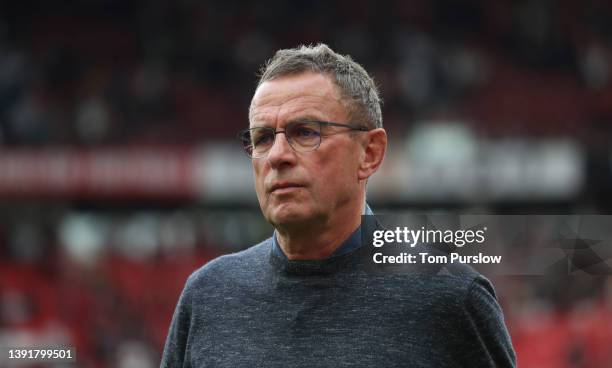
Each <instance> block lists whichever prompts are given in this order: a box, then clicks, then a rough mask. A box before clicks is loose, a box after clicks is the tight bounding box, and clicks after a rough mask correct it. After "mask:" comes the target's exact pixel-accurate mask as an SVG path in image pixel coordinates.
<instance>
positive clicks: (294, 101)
mask: <svg viewBox="0 0 612 368" xmlns="http://www.w3.org/2000/svg"><path fill="white" fill-rule="evenodd" d="M249 119H250V127H251V128H253V127H258V126H267V127H272V128H274V129H276V130H277V131H278V130H284V128H285V126H286V125H287V124H288V123H290V122H294V121H302V120H317V121H328V122H336V123H348V122H349V116H348V113H347V111H346V108H345V107H344V105H343V104H342V103H341V101H340V93H339V91H338V88H337V87H336V86H335V84H334V83H333V82H332V80H331V79H330V77H328V76H325V75H322V74H318V73H312V72H306V73H302V74H298V75H291V76H285V77H280V78H278V79H274V80H271V81H267V82H264V83H263V84H261V85H260V86H259V88H258V89H257V91H256V92H255V95H254V96H253V100H252V102H251V109H250V113H249ZM351 123H353V122H351ZM354 123H359V122H354ZM328 131H330V132H336V131H337V132H338V133H342V134H332V135H330V136H325V137H323V138H322V141H321V145H320V146H319V148H318V149H316V150H314V151H311V152H304V153H301V152H296V151H294V150H293V149H292V148H291V147H290V146H289V144H288V142H287V139H286V137H285V135H284V134H278V135H277V136H276V140H275V142H274V145H273V146H272V148H271V149H270V151H269V152H268V155H267V156H266V157H263V158H259V159H253V171H254V174H255V190H256V192H257V198H258V200H259V204H260V206H261V209H262V212H263V214H264V216H265V217H266V219H268V221H270V222H271V223H272V224H274V225H275V226H291V225H300V224H303V223H305V222H308V221H312V220H322V221H327V219H329V218H330V217H331V216H332V215H333V214H334V213H335V212H337V210H338V209H341V208H343V206H347V205H348V204H349V203H354V202H351V201H355V200H362V198H361V197H360V194H359V192H358V189H359V185H360V184H359V181H358V176H357V171H358V167H359V159H360V157H361V154H360V150H359V147H360V146H359V143H358V142H357V141H356V138H355V137H354V136H352V135H351V134H349V133H348V132H347V130H346V129H343V128H339V129H334V128H328Z"/></svg>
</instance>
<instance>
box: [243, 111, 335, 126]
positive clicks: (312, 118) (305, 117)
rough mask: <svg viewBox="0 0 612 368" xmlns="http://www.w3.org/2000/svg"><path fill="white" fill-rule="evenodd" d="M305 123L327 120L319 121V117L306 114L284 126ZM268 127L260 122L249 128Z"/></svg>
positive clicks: (290, 120)
mask: <svg viewBox="0 0 612 368" xmlns="http://www.w3.org/2000/svg"><path fill="white" fill-rule="evenodd" d="M305 121H327V120H325V119H321V118H320V117H315V116H314V115H311V114H306V115H302V116H299V117H296V118H292V119H289V120H287V122H286V123H285V125H287V124H291V123H297V122H305ZM269 126H270V125H269V124H267V123H265V122H261V123H255V124H253V125H252V126H251V128H260V127H269Z"/></svg>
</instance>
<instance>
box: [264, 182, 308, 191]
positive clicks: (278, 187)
mask: <svg viewBox="0 0 612 368" xmlns="http://www.w3.org/2000/svg"><path fill="white" fill-rule="evenodd" d="M302 187H304V186H303V185H301V184H297V183H276V184H274V185H272V186H271V187H270V193H273V192H275V191H278V192H284V191H289V190H291V189H295V188H302Z"/></svg>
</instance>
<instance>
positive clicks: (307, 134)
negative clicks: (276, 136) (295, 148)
mask: <svg viewBox="0 0 612 368" xmlns="http://www.w3.org/2000/svg"><path fill="white" fill-rule="evenodd" d="M319 135H320V134H319V131H318V130H316V129H314V128H311V127H308V126H298V127H296V128H295V130H294V131H293V136H294V137H296V138H314V137H318V136H319Z"/></svg>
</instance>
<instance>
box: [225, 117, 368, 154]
mask: <svg viewBox="0 0 612 368" xmlns="http://www.w3.org/2000/svg"><path fill="white" fill-rule="evenodd" d="M304 123H310V124H312V123H315V124H319V131H321V130H322V129H321V128H322V127H324V126H329V127H338V128H346V129H349V130H356V131H361V132H367V131H370V130H371V128H368V127H366V126H364V125H361V124H352V123H349V124H341V123H333V122H330V121H316V120H305V121H294V122H291V123H289V124H287V125H286V126H285V129H284V130H275V129H274V128H271V127H255V128H249V129H244V130H241V131H240V132H238V134H237V135H236V138H238V140H240V142H241V143H242V148H243V149H244V151H245V152H246V154H247V156H249V157H250V158H256V159H257V158H263V157H265V156H266V155H267V154H268V152H269V149H268V150H267V151H266V152H265V153H264V154H263V155H262V156H253V144H252V142H251V141H250V140H251V139H250V136H251V131H253V130H255V129H267V130H268V131H270V133H273V134H274V141H276V135H277V134H280V133H284V134H285V138H287V142H288V143H289V146H290V147H291V149H292V150H294V151H295V152H310V151H314V150H316V149H317V148H319V146H321V141H322V138H323V137H324V135H323V134H321V136H320V137H319V142H318V143H317V145H315V146H313V147H312V148H309V149H307V150H303V149H296V148H295V147H294V146H293V142H292V141H293V140H292V139H291V138H289V137H287V134H286V131H287V129H290V128H291V127H292V126H295V125H298V124H304ZM274 141H273V142H272V145H274ZM272 145H271V146H270V148H272Z"/></svg>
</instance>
